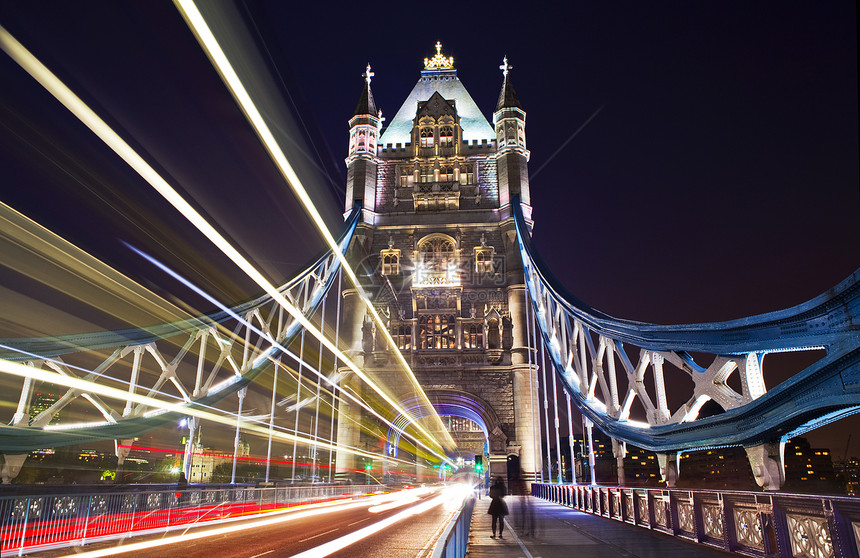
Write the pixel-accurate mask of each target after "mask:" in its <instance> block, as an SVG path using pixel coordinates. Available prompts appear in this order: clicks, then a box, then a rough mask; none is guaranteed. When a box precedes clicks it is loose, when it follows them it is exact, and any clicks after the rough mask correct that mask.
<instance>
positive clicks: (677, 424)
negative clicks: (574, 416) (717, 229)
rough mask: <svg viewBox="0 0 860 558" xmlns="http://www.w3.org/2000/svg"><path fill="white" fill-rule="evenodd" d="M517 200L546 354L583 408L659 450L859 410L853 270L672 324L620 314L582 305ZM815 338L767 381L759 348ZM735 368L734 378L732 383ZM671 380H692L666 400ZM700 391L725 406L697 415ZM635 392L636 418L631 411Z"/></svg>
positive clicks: (751, 442)
mask: <svg viewBox="0 0 860 558" xmlns="http://www.w3.org/2000/svg"><path fill="white" fill-rule="evenodd" d="M514 203H515V206H516V208H515V215H516V225H517V232H518V234H517V237H518V242H519V248H520V253H521V255H522V260H523V265H524V270H525V275H526V282H527V284H528V290H529V295H530V297H531V301H532V305H533V308H534V312H535V316H536V320H537V323H538V328H539V329H540V331H541V334H542V337H543V340H544V342H545V346H546V350H547V354H548V355H549V356H550V359H551V361H552V364H553V367H554V368H555V371H556V373H557V374H558V377H559V378H560V379H561V381H562V383H563V385H564V386H565V388H566V389H567V391H568V393H569V394H570V395H571V397H572V398H573V399H574V400H575V401H576V404H577V406H578V407H579V409H580V410H581V411H582V412H583V414H585V415H586V416H587V417H588V418H589V419H590V420H591V421H593V422H594V423H595V424H596V425H597V426H598V427H599V428H600V429H601V430H602V431H603V432H605V433H606V434H608V435H610V436H612V437H613V438H615V439H617V440H621V441H625V442H629V443H631V444H634V445H636V446H638V447H641V448H645V449H648V450H652V451H657V452H662V453H669V452H678V451H684V450H690V449H697V448H706V447H713V446H728V445H743V446H745V447H748V448H749V447H751V446H757V445H762V444H770V443H774V442H778V441H780V440H784V439H785V438H787V437H790V436H793V435H797V434H801V433H803V432H805V431H807V430H810V429H812V428H815V427H817V426H821V425H822V424H825V423H827V422H830V421H832V420H836V419H837V418H840V417H842V416H845V415H848V414H851V413H854V412H856V411H858V410H860V270H858V271H857V272H855V273H854V274H852V275H851V276H850V277H849V278H848V279H846V280H845V281H843V282H842V283H840V284H839V285H837V286H836V287H834V288H833V289H831V290H830V291H828V292H827V293H825V294H823V295H821V296H819V297H817V298H815V299H813V300H811V301H809V302H806V303H804V304H801V305H799V306H795V307H793V308H789V309H786V310H780V311H777V312H771V313H768V314H762V315H759V316H753V317H749V318H743V319H739V320H733V321H728V322H720V323H703V324H688V325H677V326H663V325H655V324H648V323H641V322H633V321H628V320H620V319H616V318H613V317H611V316H608V315H606V314H603V313H601V312H599V311H596V310H594V309H592V308H589V307H588V306H587V305H585V304H583V303H582V302H580V301H578V300H577V299H576V298H575V297H573V296H571V295H570V294H568V293H567V292H566V290H564V289H563V288H562V287H560V286H559V285H558V284H557V283H556V282H555V281H554V279H553V278H552V276H551V275H550V274H549V273H548V272H547V271H546V268H545V267H544V266H542V264H541V262H540V260H539V258H538V256H537V254H536V253H535V252H534V250H533V249H532V247H531V241H530V237H529V231H528V228H527V227H528V225H527V223H526V221H525V219H524V218H523V215H522V211H521V209H520V208H519V204H518V202H516V201H515V202H514ZM811 349H824V351H822V352H823V353H824V355H823V356H822V357H821V358H820V359H819V360H818V361H817V362H815V363H814V364H812V365H811V366H809V367H807V368H806V369H804V370H803V371H801V372H799V373H798V374H796V375H794V376H793V377H791V378H790V379H788V380H787V381H784V382H783V383H781V384H779V385H778V386H775V387H773V388H772V389H770V390H767V389H766V386H765V381H764V376H763V360H764V356H765V355H766V354H769V353H777V352H794V351H807V350H811ZM693 354H696V355H697V356H696V357H695V359H694V357H693V356H692V355H693ZM702 354H704V355H705V356H700V355H702ZM708 355H709V356H708ZM696 359H698V360H699V361H700V362H696ZM733 374H737V375H738V376H739V380H740V381H739V382H737V381H735V382H734V383H735V386H738V385H739V386H740V389H736V388H735V387H732V386H731V385H730V381H729V380H730V377H731V376H732V375H733ZM669 382H672V383H673V384H675V385H673V386H672V389H673V393H674V392H676V391H677V390H678V387H679V386H680V385H683V384H687V385H689V386H690V387H689V391H688V396H687V397H686V399H685V401H684V402H683V403H682V404H680V405H676V406H674V407H673V406H671V405H670V403H669V398H667V391H666V385H667V383H669ZM708 401H713V402H714V403H716V404H717V405H719V407H721V408H722V410H723V411H724V412H722V413H718V414H715V415H712V416H708V417H699V411H700V410H701V409H702V406H703V405H704V404H705V403H706V402H708ZM634 404H638V406H639V408H638V410H639V411H640V414H639V416H638V417H637V418H639V419H644V420H632V419H631V409H632V408H633V406H634ZM643 415H644V416H643Z"/></svg>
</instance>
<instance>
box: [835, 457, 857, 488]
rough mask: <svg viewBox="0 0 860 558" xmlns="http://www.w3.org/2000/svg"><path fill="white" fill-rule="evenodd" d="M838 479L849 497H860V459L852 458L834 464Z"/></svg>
mask: <svg viewBox="0 0 860 558" xmlns="http://www.w3.org/2000/svg"><path fill="white" fill-rule="evenodd" d="M833 470H834V471H836V475H837V478H839V479H840V480H841V483H842V484H843V485H844V486H845V493H846V494H848V495H849V496H857V495H860V459H858V458H856V457H851V458H849V459H845V460H843V461H838V462H836V463H834V464H833Z"/></svg>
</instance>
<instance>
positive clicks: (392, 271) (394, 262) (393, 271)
mask: <svg viewBox="0 0 860 558" xmlns="http://www.w3.org/2000/svg"><path fill="white" fill-rule="evenodd" d="M380 256H381V258H382V274H383V275H400V249H399V248H388V249H386V250H382V252H381V253H380Z"/></svg>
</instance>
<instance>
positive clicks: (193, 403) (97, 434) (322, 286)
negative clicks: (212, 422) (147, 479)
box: [0, 206, 360, 454]
mask: <svg viewBox="0 0 860 558" xmlns="http://www.w3.org/2000/svg"><path fill="white" fill-rule="evenodd" d="M359 218H360V207H358V206H356V208H355V209H353V211H352V214H351V215H350V216H349V218H348V219H347V221H346V226H345V231H344V233H343V234H342V235H341V237H340V239H339V241H338V246H339V248H340V252H341V254H344V253H345V252H346V250H347V247H348V246H349V243H350V240H351V239H352V235H353V232H354V231H355V227H356V224H357V223H358V220H359ZM337 256H338V255H337V254H336V253H334V252H333V251H328V252H326V253H325V254H324V255H323V256H321V257H320V258H319V259H318V260H316V261H315V262H314V263H313V264H311V265H310V266H308V267H307V268H306V269H305V270H304V271H302V272H301V273H299V274H297V275H296V276H295V277H294V278H293V279H292V280H290V281H288V282H287V283H285V284H284V285H283V286H281V287H280V288H279V289H278V292H279V293H281V294H282V295H283V296H284V297H285V298H286V299H287V300H288V301H290V303H292V304H293V305H294V306H295V307H296V308H297V309H298V310H299V311H300V312H301V314H302V315H303V316H304V317H305V318H306V319H310V318H311V316H313V315H314V313H315V312H316V310H317V308H318V307H319V304H320V302H321V301H322V299H323V297H324V296H325V295H326V293H327V292H328V290H329V288H330V287H331V285H332V284H333V283H334V279H335V277H336V276H337V272H338V271H339V269H340V260H339V259H338V257H337ZM237 318H239V319H237ZM300 328H301V324H300V322H299V321H298V320H297V319H295V318H294V317H292V316H291V315H290V314H289V313H287V312H285V311H284V309H283V308H282V307H280V306H279V304H278V303H277V302H276V301H274V300H273V299H272V298H271V297H269V296H261V297H259V298H257V299H254V300H251V301H249V302H246V303H244V304H240V305H238V306H235V307H233V308H231V309H230V310H229V311H220V312H215V313H213V314H209V315H205V316H199V317H196V318H194V319H190V320H185V321H182V322H175V323H169V324H159V325H155V326H153V327H149V328H145V329H128V330H122V331H106V332H95V333H89V334H83V335H76V336H60V337H51V338H38V339H2V340H0V345H2V346H4V347H6V348H0V358H2V359H4V360H9V361H17V362H20V363H22V364H25V365H27V366H31V367H33V368H35V369H49V370H52V371H53V372H55V373H56V374H58V375H62V376H66V377H70V378H76V379H78V378H79V379H82V380H85V381H87V382H94V383H96V384H104V385H109V386H112V387H116V386H121V388H122V389H123V390H127V393H128V394H129V398H128V399H129V400H127V401H124V402H123V401H119V402H117V403H116V405H118V406H117V407H114V406H113V405H112V404H111V403H109V402H108V401H106V400H105V398H104V397H102V396H100V395H99V394H98V393H96V390H93V392H92V393H90V392H87V391H85V390H82V389H76V388H69V389H68V390H66V391H65V393H63V394H62V395H61V396H60V397H59V400H58V401H57V402H56V403H54V404H53V405H52V406H51V407H50V408H49V409H47V410H45V411H43V412H41V413H40V414H38V415H37V416H35V417H31V416H30V413H29V404H30V398H31V395H32V393H33V390H34V389H35V384H36V382H35V381H31V379H30V378H25V379H24V381H23V387H22V391H21V396H20V399H19V404H18V408H17V411H16V413H15V414H14V416H13V417H12V419H11V420H9V422H8V425H6V426H2V427H0V448H3V452H4V453H6V454H16V453H26V452H29V451H32V450H35V449H39V448H45V447H56V446H65V445H73V444H79V443H84V442H92V441H94V440H110V439H113V440H118V439H129V438H133V437H135V436H139V435H140V434H142V433H144V432H146V431H148V430H151V429H153V428H157V427H159V426H162V425H164V424H167V423H170V422H173V421H176V420H177V418H178V417H180V416H183V415H187V414H191V413H193V412H194V411H195V410H197V411H205V410H207V409H208V408H209V407H210V406H212V405H214V404H215V403H217V402H218V401H220V400H221V399H223V398H224V397H226V396H227V395H230V394H233V393H236V392H237V391H239V390H241V389H242V388H244V387H245V386H247V385H248V384H249V383H251V382H252V381H253V380H254V379H255V378H256V377H258V376H259V375H260V374H261V373H262V372H263V371H265V370H266V369H267V368H268V367H270V366H272V362H271V361H272V360H274V359H277V358H278V357H279V356H280V354H281V352H282V351H280V349H279V348H278V346H281V347H285V346H287V345H289V344H290V342H291V341H292V339H294V338H295V336H296V335H297V334H298V333H299V331H300ZM273 341H274V343H273ZM176 346H178V347H180V349H179V351H178V352H175V351H171V350H170V348H171V347H176ZM95 351H111V353H110V356H108V357H107V358H104V359H103V360H102V361H101V362H100V363H98V364H97V365H96V366H94V367H92V368H90V369H87V370H84V371H81V370H80V369H79V368H77V367H74V366H70V365H69V364H68V363H67V362H66V360H69V358H70V355H72V354H73V353H84V352H86V353H88V354H93V353H94V352H95ZM207 353H208V354H207ZM64 357H66V359H65V360H64ZM122 369H124V371H123V370H122ZM142 372H148V374H144V373H142ZM112 373H115V374H116V375H110V374H112ZM147 378H150V379H152V381H151V382H148V383H147V381H146V379H147ZM147 384H148V385H147ZM139 395H144V397H146V398H151V401H152V405H147V404H146V402H145V401H144V402H137V403H133V402H132V401H131V400H130V399H131V398H132V397H133V396H139ZM79 398H83V399H84V400H86V401H87V402H88V404H91V405H93V406H94V407H95V409H96V410H97V412H98V414H100V415H101V416H102V418H103V422H93V423H87V424H85V425H80V424H78V425H70V427H69V428H68V429H65V428H64V427H63V424H62V423H60V424H59V425H51V426H50V429H46V428H45V427H46V426H48V425H49V423H50V422H51V419H52V418H53V417H54V416H56V415H57V413H59V412H60V411H61V410H62V409H63V408H64V407H66V406H67V405H68V404H69V403H71V402H72V401H75V400H77V399H79ZM165 402H166V403H170V404H171V406H170V407H169V409H167V410H165ZM119 405H122V406H119Z"/></svg>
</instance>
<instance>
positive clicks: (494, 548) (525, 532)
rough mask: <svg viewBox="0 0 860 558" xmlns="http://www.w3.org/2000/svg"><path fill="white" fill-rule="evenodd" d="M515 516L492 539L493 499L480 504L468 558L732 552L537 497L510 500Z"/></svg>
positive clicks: (649, 557) (705, 557) (645, 557)
mask: <svg viewBox="0 0 860 558" xmlns="http://www.w3.org/2000/svg"><path fill="white" fill-rule="evenodd" d="M505 502H506V503H507V505H508V509H509V511H510V513H511V515H508V516H507V517H506V518H505V529H504V532H503V533H502V537H501V538H499V536H498V533H496V537H495V538H493V537H492V536H491V535H492V531H491V517H490V516H489V515H487V508H488V507H489V505H490V498H489V497H487V496H486V494H485V495H483V496H482V498H481V499H480V500H478V501H476V502H475V510H474V512H473V515H472V528H471V532H470V533H469V546H468V548H467V550H466V556H467V558H508V557H510V558H571V557H575V558H604V557H606V558H609V557H622V558H633V557H641V558H675V557H684V556H696V557H697V558H709V557H715V558H716V557H720V558H724V557H726V556H731V554H729V553H727V552H723V551H722V550H718V549H716V548H712V547H709V546H705V545H701V544H696V543H693V542H690V541H686V540H683V539H677V538H675V537H672V536H670V535H667V534H664V533H659V532H654V531H649V530H648V529H644V528H642V527H636V526H634V525H630V524H627V523H622V522H620V521H615V520H614V519H608V518H605V517H599V516H595V515H592V514H589V513H584V512H581V511H578V510H574V509H571V508H568V507H566V506H562V505H559V504H553V503H551V502H547V501H546V500H541V499H539V498H534V497H532V496H528V497H520V496H508V497H507V498H505Z"/></svg>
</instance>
